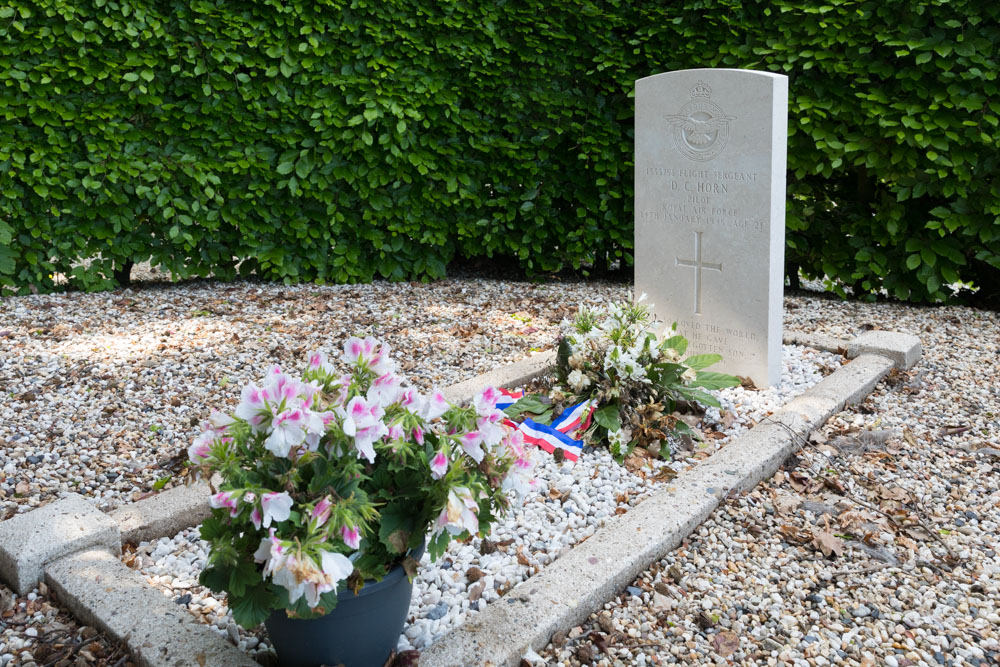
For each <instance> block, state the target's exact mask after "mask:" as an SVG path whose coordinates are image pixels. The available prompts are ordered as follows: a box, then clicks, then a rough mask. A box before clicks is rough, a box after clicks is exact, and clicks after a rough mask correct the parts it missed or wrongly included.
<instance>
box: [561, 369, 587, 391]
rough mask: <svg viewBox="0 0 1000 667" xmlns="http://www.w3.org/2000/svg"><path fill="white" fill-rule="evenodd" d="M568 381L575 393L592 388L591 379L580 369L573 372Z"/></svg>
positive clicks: (567, 378)
mask: <svg viewBox="0 0 1000 667" xmlns="http://www.w3.org/2000/svg"><path fill="white" fill-rule="evenodd" d="M566 381H567V382H569V386H570V388H571V389H572V390H573V391H575V392H580V391H583V390H584V389H585V388H586V387H588V386H590V378H589V377H587V376H586V375H584V374H583V372H582V371H580V370H579V369H577V370H574V371H571V372H570V374H569V375H568V376H567V377H566Z"/></svg>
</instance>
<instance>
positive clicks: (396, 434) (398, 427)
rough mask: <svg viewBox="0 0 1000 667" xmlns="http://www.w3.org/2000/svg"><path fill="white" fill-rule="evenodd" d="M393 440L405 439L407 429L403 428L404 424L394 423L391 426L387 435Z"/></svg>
mask: <svg viewBox="0 0 1000 667" xmlns="http://www.w3.org/2000/svg"><path fill="white" fill-rule="evenodd" d="M385 437H386V438H388V439H389V441H390V442H392V441H399V440H403V439H404V438H405V437H406V431H404V430H403V426H402V424H393V425H392V426H390V427H389V432H388V433H387V434H386V436H385Z"/></svg>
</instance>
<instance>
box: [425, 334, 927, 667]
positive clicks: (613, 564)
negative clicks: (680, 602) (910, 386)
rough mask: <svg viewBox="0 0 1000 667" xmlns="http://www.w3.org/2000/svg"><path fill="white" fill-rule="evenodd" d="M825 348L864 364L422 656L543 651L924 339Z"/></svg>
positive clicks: (616, 520) (475, 661)
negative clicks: (558, 633) (849, 353)
mask: <svg viewBox="0 0 1000 667" xmlns="http://www.w3.org/2000/svg"><path fill="white" fill-rule="evenodd" d="M799 338H800V339H803V338H808V336H805V335H801V334H800V335H799ZM796 342H797V344H802V343H800V342H798V341H796ZM817 342H819V343H820V344H821V345H822V347H823V348H825V349H830V348H829V347H827V346H828V345H829V346H831V347H833V351H843V350H845V349H848V350H851V351H853V352H854V353H855V354H854V355H853V356H854V357H855V359H854V361H852V362H850V363H849V364H847V365H845V366H842V367H841V368H840V369H838V370H837V371H835V372H834V373H832V374H831V375H829V376H828V377H826V378H824V379H823V380H822V381H821V382H820V383H819V384H817V385H815V386H814V387H812V388H811V389H809V390H808V391H806V392H805V393H803V394H802V395H800V396H798V397H796V398H794V399H792V400H791V401H789V402H788V403H787V404H786V405H785V406H784V407H782V408H781V409H780V410H778V411H777V412H776V413H774V414H773V415H772V416H771V417H770V418H769V419H768V420H767V421H766V422H762V423H760V424H758V425H757V426H755V427H754V428H752V429H751V430H750V431H749V432H748V433H746V434H745V435H743V436H742V437H740V438H738V439H737V440H736V441H735V442H733V443H731V444H729V445H727V446H726V447H725V449H723V450H720V451H719V452H716V453H715V454H713V455H712V456H711V457H709V458H708V459H706V460H705V461H702V462H701V463H699V464H698V465H697V466H696V467H695V468H693V469H691V470H689V471H687V472H684V473H681V474H680V475H678V477H677V478H676V479H675V480H674V483H673V484H672V485H671V486H670V487H668V488H666V489H664V490H661V491H658V492H656V493H654V494H653V495H652V496H651V497H649V498H647V499H646V500H644V501H643V502H641V503H639V504H638V505H637V506H635V507H633V508H631V509H630V510H629V511H628V512H626V513H625V514H623V515H621V516H615V517H612V518H611V519H610V520H609V521H608V523H607V524H605V526H604V527H603V528H601V529H600V530H598V531H597V532H596V533H594V535H593V536H591V538H590V539H589V540H587V541H586V542H582V543H579V544H577V545H576V546H575V547H573V549H571V550H570V552H569V553H567V554H566V555H564V556H562V557H560V558H559V559H557V560H556V561H555V562H553V563H551V564H550V565H548V566H546V567H545V569H543V570H542V571H541V572H539V573H538V574H537V575H535V576H534V577H531V578H530V579H528V580H526V581H523V582H521V583H520V584H518V585H517V586H515V587H514V588H513V589H512V590H511V591H510V592H509V593H507V595H506V596H504V597H503V598H502V599H501V600H498V601H496V602H494V603H493V604H491V605H489V606H488V607H486V609H485V610H484V611H482V612H480V613H479V614H477V615H476V616H474V617H473V618H472V619H470V620H469V621H468V622H466V624H465V625H463V626H462V627H460V628H457V629H456V630H453V631H452V632H450V633H449V634H447V635H445V636H444V637H442V638H441V639H440V640H438V641H437V642H436V643H434V644H432V645H431V646H430V648H428V649H427V650H425V651H422V652H421V654H420V664H421V666H422V667H475V666H484V667H500V666H513V665H517V664H519V663H520V660H521V656H522V655H524V654H525V653H527V651H528V650H529V649H534V650H539V649H541V648H543V647H544V646H546V645H547V644H548V643H549V640H550V638H551V636H552V634H553V633H554V632H556V631H557V630H566V629H568V628H571V627H572V626H574V625H578V624H579V623H581V622H583V621H584V620H585V619H586V618H587V617H588V616H589V615H590V614H591V613H592V612H594V611H596V610H597V609H600V608H601V606H602V605H603V604H604V603H605V602H607V601H608V600H610V599H611V598H612V597H614V595H615V594H616V593H617V592H619V591H621V590H622V589H623V588H625V586H627V585H628V584H630V583H631V582H632V581H634V580H635V579H636V577H638V576H639V575H640V574H641V573H642V572H644V571H645V570H646V569H648V568H649V566H650V564H651V563H654V562H656V561H657V560H659V559H660V558H662V557H663V556H665V555H666V554H667V553H669V552H670V551H672V550H673V549H675V548H676V547H677V545H679V544H680V543H681V541H682V540H683V539H684V538H685V537H687V536H688V535H690V534H691V532H693V531H694V529H695V528H697V527H698V526H699V525H700V524H701V523H702V522H703V521H704V520H705V519H706V518H708V516H709V515H710V514H711V513H712V511H714V510H715V508H716V507H717V506H718V505H719V504H720V503H721V502H722V500H723V499H724V498H725V497H726V496H727V495H728V494H729V493H730V492H731V491H746V490H749V489H751V488H753V487H754V486H755V485H756V484H757V483H758V482H760V481H761V480H762V479H765V478H767V477H769V476H771V475H772V474H774V472H775V471H776V470H777V469H778V467H779V466H780V465H781V463H782V461H784V460H785V459H786V458H787V457H788V455H789V454H791V453H792V452H794V451H795V450H796V449H798V447H799V446H800V443H801V442H802V439H803V438H805V437H807V436H808V434H809V432H810V431H812V430H814V429H816V428H818V427H820V426H822V425H823V424H824V423H825V422H826V420H827V419H829V418H830V416H832V415H833V414H835V413H836V412H839V411H840V410H841V409H843V408H844V406H845V405H847V404H849V403H856V402H859V401H861V400H863V399H864V398H865V397H866V396H867V395H868V394H869V393H870V392H871V391H872V389H874V388H875V385H876V384H878V382H879V380H881V379H882V378H883V377H884V376H885V375H887V374H888V373H889V371H890V370H892V369H893V368H894V367H897V368H903V367H906V368H908V367H910V366H912V365H913V364H914V363H916V360H917V359H919V357H920V342H919V340H917V339H915V337H912V336H905V334H894V335H893V336H889V337H880V338H879V339H878V340H876V341H874V343H876V345H873V346H872V347H875V348H876V349H874V350H872V351H874V352H876V353H875V354H872V353H869V349H870V348H869V347H867V346H868V345H871V344H872V341H871V339H864V337H859V339H856V340H855V341H852V342H851V344H850V345H847V344H845V341H839V340H836V339H830V338H827V337H824V338H822V339H821V340H819V341H817ZM851 346H853V349H852V348H851ZM883 354H884V355H886V356H881V355H883ZM904 363H909V366H904Z"/></svg>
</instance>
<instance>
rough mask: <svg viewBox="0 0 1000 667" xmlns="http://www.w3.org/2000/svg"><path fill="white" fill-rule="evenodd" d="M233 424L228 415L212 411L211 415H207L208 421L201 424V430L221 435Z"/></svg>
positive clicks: (233, 421) (234, 421) (233, 420)
mask: <svg viewBox="0 0 1000 667" xmlns="http://www.w3.org/2000/svg"><path fill="white" fill-rule="evenodd" d="M235 423H236V420H235V419H233V418H232V417H230V416H229V415H227V414H225V413H224V412H219V411H218V410H215V409H213V410H212V412H211V414H209V415H208V419H206V420H204V421H203V422H202V423H201V429H202V430H203V431H206V432H211V433H213V434H215V435H222V434H223V433H226V432H227V431H228V430H229V427H230V426H232V425H233V424H235Z"/></svg>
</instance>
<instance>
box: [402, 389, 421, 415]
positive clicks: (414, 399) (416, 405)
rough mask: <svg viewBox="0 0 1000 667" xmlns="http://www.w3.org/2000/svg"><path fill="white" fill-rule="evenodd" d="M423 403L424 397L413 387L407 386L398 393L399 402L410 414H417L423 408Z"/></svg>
mask: <svg viewBox="0 0 1000 667" xmlns="http://www.w3.org/2000/svg"><path fill="white" fill-rule="evenodd" d="M424 403H425V400H424V397H423V396H421V395H420V392H419V391H417V390H416V389H414V388H413V387H407V388H406V389H404V390H403V391H402V393H400V395H399V404H400V405H401V406H403V407H404V408H406V410H407V412H410V413H411V414H415V415H419V414H420V412H421V411H422V410H423V408H424Z"/></svg>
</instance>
